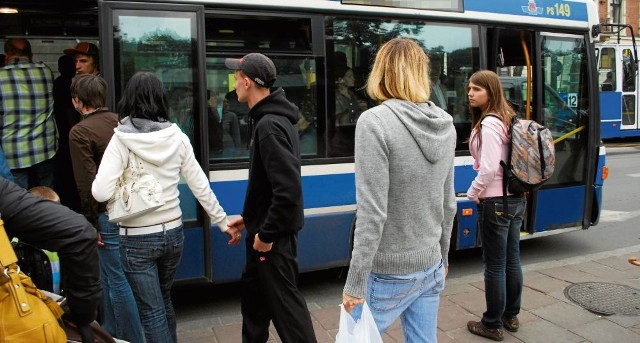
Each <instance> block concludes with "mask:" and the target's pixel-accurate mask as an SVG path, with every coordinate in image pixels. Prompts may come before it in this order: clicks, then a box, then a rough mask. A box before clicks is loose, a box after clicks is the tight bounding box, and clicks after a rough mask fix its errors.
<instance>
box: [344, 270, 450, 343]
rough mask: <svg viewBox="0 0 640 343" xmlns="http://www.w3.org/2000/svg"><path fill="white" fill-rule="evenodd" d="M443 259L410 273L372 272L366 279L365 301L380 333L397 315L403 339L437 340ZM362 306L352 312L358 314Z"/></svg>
mask: <svg viewBox="0 0 640 343" xmlns="http://www.w3.org/2000/svg"><path fill="white" fill-rule="evenodd" d="M444 271H445V268H444V265H443V264H442V262H440V263H438V264H436V265H435V266H431V267H429V268H426V269H425V270H421V271H418V272H415V273H411V274H403V275H388V274H377V273H371V274H370V275H369V281H368V282H367V299H366V301H367V304H369V308H370V309H371V314H373V318H374V319H375V321H376V325H377V326H378V331H380V334H382V333H384V332H385V331H387V329H388V328H389V326H391V324H393V322H394V321H395V320H396V319H397V318H398V317H400V322H401V323H402V329H403V332H404V339H405V342H434V343H435V342H437V341H438V338H437V334H438V332H437V327H438V307H439V305H440V292H442V290H443V289H444V283H445V281H444V277H445V275H444ZM361 311H362V306H357V307H356V308H355V309H354V310H353V313H352V316H353V317H354V318H359V317H360V314H361Z"/></svg>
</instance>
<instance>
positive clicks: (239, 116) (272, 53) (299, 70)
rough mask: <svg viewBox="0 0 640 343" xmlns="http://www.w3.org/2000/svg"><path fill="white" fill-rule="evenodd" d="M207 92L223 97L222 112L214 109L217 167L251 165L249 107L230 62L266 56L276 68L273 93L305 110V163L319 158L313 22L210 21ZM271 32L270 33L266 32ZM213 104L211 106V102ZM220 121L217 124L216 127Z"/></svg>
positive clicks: (211, 126)
mask: <svg viewBox="0 0 640 343" xmlns="http://www.w3.org/2000/svg"><path fill="white" fill-rule="evenodd" d="M205 24H206V25H205V26H206V46H207V59H206V65H207V88H208V89H209V90H210V91H211V92H215V93H217V94H218V96H217V98H216V103H217V107H216V108H213V107H212V106H209V112H210V113H211V115H210V116H209V131H208V133H207V134H208V140H209V146H210V148H209V158H210V160H211V161H213V162H238V161H246V160H247V159H248V157H249V150H248V147H249V143H250V141H251V132H249V130H250V125H249V122H250V118H249V116H248V113H249V107H248V106H247V104H246V103H240V102H238V97H237V95H236V92H235V90H234V89H233V84H234V82H235V77H234V72H233V71H232V70H229V69H227V68H226V67H225V65H224V60H225V58H227V57H234V58H238V57H241V56H244V55H246V54H248V53H251V52H260V53H262V54H265V55H266V56H268V57H269V58H271V60H273V63H274V64H275V66H276V71H277V79H276V82H275V84H274V85H273V87H272V91H273V90H276V89H278V88H280V87H282V88H283V89H284V91H285V93H286V96H287V99H288V100H289V101H291V102H293V103H294V104H295V105H296V106H298V109H299V110H300V120H299V121H298V123H297V127H298V132H299V136H300V150H301V154H302V156H303V157H308V158H309V157H317V156H318V153H319V152H318V133H317V130H316V128H317V124H316V123H317V118H318V114H317V112H318V110H317V98H318V96H317V93H316V92H317V91H318V87H316V65H317V64H318V61H317V58H315V57H314V56H313V55H312V48H311V20H310V19H309V18H295V17H294V18H292V17H286V18H285V17H266V16H259V17H258V16H215V15H214V14H208V15H207V16H206V18H205ZM265 27H268V28H269V30H265ZM210 104H211V102H210ZM216 121H218V123H216Z"/></svg>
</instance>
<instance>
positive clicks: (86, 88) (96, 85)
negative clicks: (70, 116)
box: [71, 74, 107, 109]
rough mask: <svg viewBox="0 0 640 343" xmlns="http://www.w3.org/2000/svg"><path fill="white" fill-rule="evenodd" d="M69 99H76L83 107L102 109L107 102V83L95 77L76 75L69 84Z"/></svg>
mask: <svg viewBox="0 0 640 343" xmlns="http://www.w3.org/2000/svg"><path fill="white" fill-rule="evenodd" d="M71 97H73V98H78V99H79V100H80V101H82V104H83V105H84V106H85V107H91V108H94V109H95V108H100V107H104V105H105V103H106V102H107V82H105V81H104V79H103V78H102V77H100V76H97V75H92V74H81V75H77V76H76V77H74V78H73V81H72V82H71Z"/></svg>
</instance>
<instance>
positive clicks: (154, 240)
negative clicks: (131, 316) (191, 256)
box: [120, 226, 184, 343]
mask: <svg viewBox="0 0 640 343" xmlns="http://www.w3.org/2000/svg"><path fill="white" fill-rule="evenodd" d="M183 246H184V236H183V228H182V226H180V227H178V228H175V229H172V230H168V231H166V232H158V233H152V234H147V235H138V236H124V235H122V236H120V255H121V258H122V266H123V268H124V272H125V274H126V275H127V279H128V280H129V284H131V289H132V290H133V295H134V296H135V298H136V303H137V304H138V310H139V311H140V318H141V320H142V327H143V329H144V336H145V338H146V339H147V343H176V342H178V340H177V335H176V314H175V312H174V310H173V304H172V303H171V286H172V285H173V280H174V279H175V275H176V270H177V268H178V264H179V263H180V258H181V257H182V249H183Z"/></svg>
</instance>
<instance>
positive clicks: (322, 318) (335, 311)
mask: <svg viewBox="0 0 640 343" xmlns="http://www.w3.org/2000/svg"><path fill="white" fill-rule="evenodd" d="M311 318H313V319H315V320H317V321H318V323H319V324H320V325H321V326H322V327H323V328H324V329H325V330H331V329H337V328H338V326H340V307H339V306H336V307H335V308H325V309H320V310H314V311H311Z"/></svg>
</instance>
